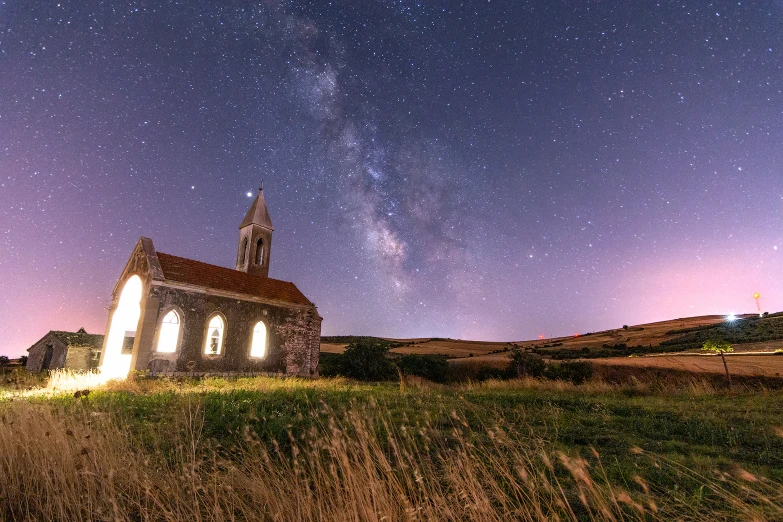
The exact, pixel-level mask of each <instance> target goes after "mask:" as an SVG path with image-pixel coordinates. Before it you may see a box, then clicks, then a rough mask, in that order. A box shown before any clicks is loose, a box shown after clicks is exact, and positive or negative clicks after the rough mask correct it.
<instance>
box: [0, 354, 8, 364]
mask: <svg viewBox="0 0 783 522" xmlns="http://www.w3.org/2000/svg"><path fill="white" fill-rule="evenodd" d="M6 365H8V356H7V355H0V366H6Z"/></svg>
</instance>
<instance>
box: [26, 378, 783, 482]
mask: <svg viewBox="0 0 783 522" xmlns="http://www.w3.org/2000/svg"><path fill="white" fill-rule="evenodd" d="M241 381H244V383H243V382H241ZM252 382H253V379H246V380H240V382H239V383H232V382H230V381H226V380H223V379H212V380H211V383H210V384H209V385H207V386H201V388H203V391H202V389H200V388H199V386H190V385H184V386H181V389H179V390H176V389H175V390H169V391H160V392H154V391H153V392H151V393H138V392H130V391H109V392H101V391H97V392H93V393H92V394H91V395H90V396H89V398H88V399H87V400H82V399H74V398H72V397H64V398H59V399H40V400H43V401H54V402H57V403H61V404H62V405H64V406H66V407H69V408H86V409H88V410H90V411H95V412H109V413H111V414H112V415H113V416H115V417H116V418H118V419H119V420H120V422H121V423H122V424H124V425H126V426H127V427H128V428H129V429H130V430H131V431H132V432H133V433H135V434H136V435H137V436H139V438H140V440H145V439H152V438H153V437H150V436H149V435H150V433H151V432H157V431H158V430H160V429H165V428H166V426H171V425H172V424H173V423H174V421H175V417H176V416H177V415H179V414H180V412H181V411H182V409H183V408H184V407H187V406H188V405H191V406H194V405H195V406H198V407H199V408H200V409H201V410H202V411H203V415H204V431H203V433H204V436H205V437H207V438H209V439H212V440H213V441H215V442H216V443H218V444H220V445H221V446H223V447H226V448H231V447H234V446H237V445H240V444H241V443H242V441H243V440H244V438H245V436H246V434H245V433H246V427H249V429H251V430H252V431H253V432H255V433H256V434H258V436H259V437H260V438H261V439H262V440H266V441H272V440H275V441H276V442H277V443H279V444H281V445H283V446H285V445H286V444H287V443H288V441H289V433H304V432H306V431H308V430H309V429H310V428H312V427H313V426H317V425H318V424H319V418H318V417H317V416H314V415H313V413H312V412H313V411H317V410H318V409H319V407H320V406H321V405H325V406H326V407H328V408H329V409H331V410H336V411H339V410H341V409H344V408H346V407H349V406H350V407H351V408H358V409H362V408H376V407H377V408H382V409H384V410H385V411H387V412H389V413H390V415H391V416H392V418H395V419H403V418H406V419H408V420H409V421H410V422H423V421H424V417H425V416H426V417H432V418H434V421H435V423H436V425H438V424H440V425H442V426H443V427H444V429H448V427H449V426H450V425H451V422H450V420H449V418H450V413H451V412H452V411H459V412H464V413H465V414H466V418H467V419H468V422H469V424H470V428H471V430H474V431H475V432H477V433H480V432H483V431H484V427H485V426H491V425H494V424H497V423H498V422H503V423H505V424H507V425H509V426H511V427H512V428H513V429H514V430H515V431H519V432H526V431H530V432H531V433H533V434H535V436H537V437H541V438H543V439H545V440H547V441H549V442H551V443H552V444H553V446H555V447H557V448H559V449H563V450H567V451H573V452H577V453H581V454H585V455H586V454H587V453H588V450H589V448H590V447H591V446H592V447H594V448H595V449H596V450H597V451H598V452H599V453H600V454H601V455H602V456H603V457H604V458H606V457H610V462H611V464H610V465H609V469H610V470H612V471H613V472H616V473H619V474H622V473H623V472H630V471H631V470H632V469H635V467H636V466H637V465H638V459H636V458H635V457H634V456H633V455H632V453H631V452H630V449H631V448H634V447H640V448H642V449H644V450H646V451H649V452H652V453H654V454H657V455H660V456H663V457H666V458H670V459H672V460H674V461H676V462H679V463H682V464H684V465H686V466H688V467H691V468H693V469H697V470H699V471H700V472H702V473H707V474H710V473H711V471H712V469H713V468H715V467H718V468H726V467H728V466H730V465H732V464H737V465H740V466H741V467H743V468H747V469H748V470H751V471H752V472H754V473H760V474H762V475H765V476H767V477H769V478H772V479H774V480H777V481H783V438H781V437H779V436H776V435H775V428H776V427H778V426H781V425H783V391H759V390H740V391H732V392H727V391H719V392H712V393H705V394H695V395H694V394H690V393H687V392H685V391H681V392H675V393H661V392H657V393H652V392H650V393H644V392H636V391H633V390H623V389H617V390H609V391H605V390H601V391H593V390H592V389H591V387H590V386H589V385H588V386H585V387H581V388H580V387H576V386H575V387H567V389H563V390H557V389H546V387H531V388H524V387H517V388H514V387H513V384H510V385H507V386H500V385H499V386H497V387H492V386H491V385H490V386H486V387H484V386H480V385H479V386H471V387H436V388H432V389H425V390H411V389H408V390H407V391H405V392H404V393H401V392H400V389H399V385H397V384H375V385H367V384H363V385H357V384H347V383H341V382H339V381H336V382H335V383H334V384H330V385H327V386H318V387H315V386H313V387H308V386H302V387H296V386H294V387H280V388H279V389H271V390H253V389H252V388H245V385H247V384H251V383H252ZM216 388H218V389H216Z"/></svg>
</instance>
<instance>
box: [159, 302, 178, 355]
mask: <svg viewBox="0 0 783 522" xmlns="http://www.w3.org/2000/svg"><path fill="white" fill-rule="evenodd" d="M178 339H179V315H177V312H175V311H174V310H171V311H170V312H169V313H167V314H166V315H165V316H163V322H161V323H160V332H159V333H158V351H159V352H164V353H174V352H176V351H177V340H178Z"/></svg>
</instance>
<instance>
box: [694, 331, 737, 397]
mask: <svg viewBox="0 0 783 522" xmlns="http://www.w3.org/2000/svg"><path fill="white" fill-rule="evenodd" d="M701 349H702V350H704V351H707V352H712V353H717V354H719V355H720V358H721V360H723V368H724V369H725V370H726V380H727V381H728V383H729V386H731V375H729V367H728V366H727V365H726V357H724V356H723V354H725V353H728V352H733V351H734V348H732V347H731V345H730V344H729V343H727V342H726V341H724V340H721V339H710V340H708V341H707V342H706V343H704V346H702V347H701Z"/></svg>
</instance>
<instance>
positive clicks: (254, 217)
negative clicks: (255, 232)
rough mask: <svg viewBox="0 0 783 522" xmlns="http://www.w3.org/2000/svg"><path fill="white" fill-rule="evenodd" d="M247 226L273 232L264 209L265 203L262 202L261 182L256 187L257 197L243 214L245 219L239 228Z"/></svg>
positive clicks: (266, 211) (262, 187) (262, 186)
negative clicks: (254, 226)
mask: <svg viewBox="0 0 783 522" xmlns="http://www.w3.org/2000/svg"><path fill="white" fill-rule="evenodd" d="M248 225H258V226H260V227H264V228H268V229H269V230H274V229H275V227H273V226H272V218H270V217H269V211H268V210H267V209H266V202H265V201H264V182H263V181H262V182H261V186H260V187H258V196H257V197H256V200H255V201H253V204H252V205H251V206H250V209H249V210H248V211H247V214H245V219H243V220H242V224H241V225H239V228H245V227H246V226H248Z"/></svg>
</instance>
